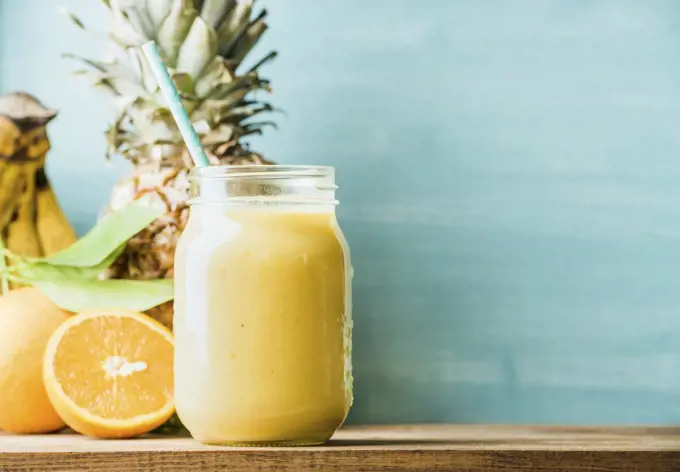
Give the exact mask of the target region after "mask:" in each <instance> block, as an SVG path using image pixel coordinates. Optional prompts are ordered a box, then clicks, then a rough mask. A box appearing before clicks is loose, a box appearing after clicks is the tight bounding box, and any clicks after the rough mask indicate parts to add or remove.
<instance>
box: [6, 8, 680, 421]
mask: <svg viewBox="0 0 680 472" xmlns="http://www.w3.org/2000/svg"><path fill="white" fill-rule="evenodd" d="M54 3H55V2H52V1H50V0H23V1H22V2H19V1H15V0H0V4H1V10H0V87H1V88H2V89H3V90H12V89H17V88H23V89H26V90H28V91H30V92H33V93H35V94H37V95H38V96H39V97H41V98H42V99H43V100H44V101H45V102H46V103H47V104H49V105H50V106H54V107H57V108H59V109H60V110H61V116H60V118H59V119H58V120H57V121H55V122H54V124H53V126H52V127H51V134H52V138H53V142H54V150H53V152H52V153H51V155H50V165H49V173H50V175H51V177H52V179H53V180H54V182H55V185H56V188H57V191H58V194H59V197H60V199H61V200H62V201H63V204H64V206H65V207H66V210H67V212H68V214H69V216H70V217H71V218H72V219H73V221H74V222H75V224H76V225H77V227H78V229H79V231H81V232H83V231H85V230H86V229H87V228H89V227H90V226H91V224H92V223H93V221H94V219H95V216H96V213H97V211H98V209H99V208H100V207H101V206H102V205H103V203H104V202H105V200H106V198H107V196H108V187H110V185H111V184H112V182H113V181H114V180H115V179H116V178H117V176H119V175H121V173H122V172H124V171H125V168H126V166H125V164H123V163H121V162H118V161H116V162H114V163H113V164H111V165H106V164H105V163H104V162H103V157H102V156H103V148H104V145H103V138H102V136H101V131H102V130H103V129H104V127H105V125H106V121H107V119H108V116H109V115H108V112H107V110H106V108H105V107H104V102H103V101H102V100H101V99H100V98H99V96H98V94H97V93H95V92H93V91H91V90H90V89H88V88H87V87H86V86H85V85H82V84H81V83H80V82H78V81H76V80H75V79H73V78H71V77H70V76H69V70H70V67H71V65H70V64H69V63H67V62H65V61H63V60H62V59H60V58H59V55H60V54H61V53H62V52H66V51H74V52H78V53H81V54H90V55H92V54H97V53H98V51H101V45H99V44H97V43H95V42H91V40H90V39H89V38H88V36H86V35H84V34H82V33H81V32H79V31H78V30H75V29H74V28H72V27H71V25H70V24H68V22H66V21H65V20H62V18H60V17H59V16H58V15H57V12H56V7H54V6H53V4H54ZM63 3H64V4H66V5H67V6H69V7H70V8H71V9H73V10H76V11H78V12H81V13H82V14H83V16H84V17H85V18H86V19H89V20H91V21H92V22H94V24H98V25H100V26H101V25H104V22H105V16H104V14H103V10H102V9H100V8H99V7H98V5H97V2H93V1H91V0H64V1H63ZM264 3H265V4H267V5H268V6H269V7H270V11H271V24H272V28H271V30H270V32H269V33H268V34H267V37H266V44H264V45H263V48H262V49H263V50H264V49H265V48H267V47H270V46H275V47H276V48H277V49H279V50H280V52H281V56H280V58H279V59H278V60H277V62H276V63H275V64H274V65H272V66H271V67H270V68H269V69H268V72H269V75H270V76H271V77H272V78H273V80H274V87H275V95H274V97H273V100H274V101H275V102H276V103H277V104H278V105H279V106H281V107H282V108H284V109H285V110H286V112H287V116H286V117H282V118H280V119H279V121H280V125H281V127H280V130H279V131H277V132H271V133H269V134H268V135H267V136H266V137H265V138H264V139H260V140H258V141H256V143H255V144H256V145H257V147H258V148H259V149H261V150H262V151H265V152H266V153H267V155H268V156H269V157H270V158H273V159H274V160H277V161H279V162H282V163H322V164H332V165H335V166H337V167H338V179H339V185H340V186H341V194H340V198H341V199H342V205H341V207H340V217H341V221H342V224H343V226H344V228H345V230H346V233H347V236H348V238H349V241H350V243H351V246H352V249H353V256H354V262H355V271H356V279H355V282H356V285H355V297H356V298H355V323H356V335H355V357H354V360H355V369H356V372H355V373H356V404H355V407H354V410H353V413H352V416H351V420H352V421H354V422H375V423H378V422H397V421H399V422H412V421H459V422H523V423H545V422H556V423H658V424H664V423H677V422H679V421H680V133H678V127H679V126H680V4H678V3H677V2H674V1H672V0H649V1H646V2H639V1H636V0H621V1H615V0H598V1H595V0H551V1H530V0H516V1H513V2H506V1H501V0H496V1H493V0H484V1H475V0H456V1H451V0H428V1H422V2H413V1H408V0H389V1H387V0H382V1H378V0H373V1H361V0H345V1H342V2H339V1H336V2H319V1H313V0H295V1H288V2H275V1H271V0H270V1H268V2H267V1H265V2H264Z"/></svg>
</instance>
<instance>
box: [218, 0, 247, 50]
mask: <svg viewBox="0 0 680 472" xmlns="http://www.w3.org/2000/svg"><path fill="white" fill-rule="evenodd" d="M252 10H253V2H252V0H242V1H240V2H238V3H237V4H236V6H235V7H234V8H232V9H231V11H230V12H229V14H228V15H227V17H226V18H225V19H224V21H223V22H222V24H221V25H220V27H219V29H218V30H217V42H218V44H219V47H218V52H219V54H220V56H222V57H225V58H229V56H228V54H229V51H230V50H231V48H232V46H233V45H234V44H236V41H238V39H239V37H240V36H241V34H242V33H243V32H244V31H245V30H246V28H248V24H249V22H250V13H251V12H252Z"/></svg>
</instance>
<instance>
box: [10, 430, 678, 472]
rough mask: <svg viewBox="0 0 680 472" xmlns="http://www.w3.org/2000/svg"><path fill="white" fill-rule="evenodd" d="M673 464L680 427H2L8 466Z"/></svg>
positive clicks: (664, 467) (426, 471)
mask: <svg viewBox="0 0 680 472" xmlns="http://www.w3.org/2000/svg"><path fill="white" fill-rule="evenodd" d="M82 470H97V471H105V472H140V471H152V470H164V471H182V472H184V471H187V472H189V471H207V472H212V471H222V470H229V471H230V472H250V471H270V470H271V471H277V472H288V471H290V472H307V471H310V472H311V471H314V472H318V471H325V470H328V471H337V472H345V471H346V472H369V471H383V470H384V471H391V472H397V471H404V472H420V471H422V472H430V471H468V472H478V471H479V472H481V471H510V470H521V471H542V472H545V471H564V470H569V471H592V470H596V471H598V472H613V471H638V472H642V471H644V472H647V471H649V472H652V471H673V470H680V428H664V427H650V428H643V427H636V428H605V427H603V428H596V427H587V428H574V427H569V428H561V427H504V426H445V425H437V426H419V425H414V426H384V427H360V428H357V427H354V428H348V429H344V430H341V431H339V432H338V433H337V434H336V436H335V437H334V438H333V440H332V441H331V442H330V443H329V444H327V445H326V446H323V447H303V448H225V447H213V446H204V445H201V444H199V443H197V442H196V441H194V440H192V439H191V438H189V437H144V438H140V439H136V440H126V441H117V440H111V441H102V440H93V439H89V438H85V437H83V436H78V435H74V434H69V433H63V434H55V435H36V436H11V435H0V471H2V472H15V471H17V472H18V471H22V472H28V471H49V472H57V471H59V472H65V471H82Z"/></svg>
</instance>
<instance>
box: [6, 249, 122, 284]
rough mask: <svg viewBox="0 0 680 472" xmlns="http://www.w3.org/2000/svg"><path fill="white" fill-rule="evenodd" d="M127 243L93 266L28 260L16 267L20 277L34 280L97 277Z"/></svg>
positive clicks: (120, 252)
mask: <svg viewBox="0 0 680 472" xmlns="http://www.w3.org/2000/svg"><path fill="white" fill-rule="evenodd" d="M125 246H126V245H125V244H123V245H121V246H120V247H119V248H118V249H116V250H115V251H113V252H112V253H111V254H109V255H108V256H107V257H106V259H104V260H103V261H102V262H100V263H99V264H97V265H94V266H92V267H76V266H70V265H56V264H50V263H47V262H43V261H42V260H35V261H28V262H26V264H25V265H23V266H22V265H19V266H16V267H14V269H15V270H16V272H17V274H18V275H19V277H20V278H22V279H25V280H28V281H33V280H44V281H50V280H84V279H95V278H97V277H98V276H99V275H100V274H102V273H103V272H104V271H105V270H106V269H108V268H109V267H110V266H111V264H113V263H114V262H115V261H116V259H118V256H120V255H121V254H122V253H123V251H124V250H125Z"/></svg>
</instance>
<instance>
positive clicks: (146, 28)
mask: <svg viewBox="0 0 680 472" xmlns="http://www.w3.org/2000/svg"><path fill="white" fill-rule="evenodd" d="M121 11H122V13H123V16H124V17H125V19H126V20H127V21H128V22H129V23H130V24H131V25H132V27H133V28H134V29H135V31H137V32H139V33H140V34H141V35H143V36H144V39H145V40H150V39H152V38H153V36H154V26H153V23H152V21H151V18H149V16H148V15H147V13H146V12H144V11H142V10H140V9H139V8H138V7H136V6H130V7H128V8H126V9H124V10H121ZM135 46H140V45H139V44H136V45H135Z"/></svg>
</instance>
